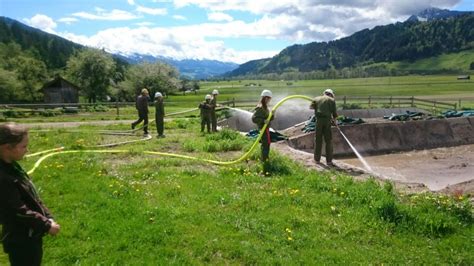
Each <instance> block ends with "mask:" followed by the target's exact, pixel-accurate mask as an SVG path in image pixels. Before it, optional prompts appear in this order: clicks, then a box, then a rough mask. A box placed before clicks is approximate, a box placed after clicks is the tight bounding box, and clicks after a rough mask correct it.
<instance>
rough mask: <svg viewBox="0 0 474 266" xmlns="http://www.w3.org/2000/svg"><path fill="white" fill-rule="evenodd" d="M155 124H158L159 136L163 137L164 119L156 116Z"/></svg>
mask: <svg viewBox="0 0 474 266" xmlns="http://www.w3.org/2000/svg"><path fill="white" fill-rule="evenodd" d="M155 123H156V130H157V131H158V135H159V136H162V135H163V130H164V117H163V116H162V115H157V116H155Z"/></svg>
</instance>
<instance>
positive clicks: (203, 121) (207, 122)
mask: <svg viewBox="0 0 474 266" xmlns="http://www.w3.org/2000/svg"><path fill="white" fill-rule="evenodd" d="M204 126H206V127H207V132H208V133H211V118H210V117H207V116H204V117H201V132H204Z"/></svg>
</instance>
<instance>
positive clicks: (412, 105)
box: [411, 96, 415, 107]
mask: <svg viewBox="0 0 474 266" xmlns="http://www.w3.org/2000/svg"><path fill="white" fill-rule="evenodd" d="M411 107H415V96H411Z"/></svg>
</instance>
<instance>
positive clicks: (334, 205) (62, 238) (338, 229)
mask: <svg viewBox="0 0 474 266" xmlns="http://www.w3.org/2000/svg"><path fill="white" fill-rule="evenodd" d="M199 126H200V125H199V121H198V119H197V118H193V117H188V118H175V119H173V120H170V121H167V122H166V125H165V134H166V138H160V139H156V138H154V139H152V140H150V141H144V142H138V143H134V144H127V145H125V146H121V147H118V148H117V149H121V150H128V151H129V152H127V153H118V154H94V153H77V154H69V155H66V154H64V155H56V156H53V157H51V158H49V159H47V160H46V161H44V162H43V164H42V165H40V167H39V168H38V169H37V170H36V171H35V172H34V173H33V174H32V175H31V177H32V179H33V181H34V182H35V184H36V186H37V188H38V189H39V193H40V194H41V197H42V198H43V200H44V202H45V203H46V204H47V206H48V207H49V208H50V209H51V210H52V212H53V214H54V215H55V219H56V220H57V221H58V222H59V223H60V224H61V226H62V231H61V233H60V234H59V235H58V236H57V237H49V236H48V237H46V238H45V245H44V246H45V255H44V265H155V264H167V265H168V264H175V265H183V264H193V265H195V264H285V265H294V264H365V265H367V264H375V265H381V264H462V265H472V264H473V263H474V246H473V245H472V235H473V233H474V232H473V222H474V219H473V208H472V205H471V204H470V202H469V199H468V197H467V196H466V195H463V194H462V192H460V193H457V194H455V195H441V194H435V193H422V194H407V193H404V192H402V191H396V190H395V189H394V187H393V185H392V184H391V183H389V182H384V183H382V182H379V181H377V180H375V179H369V180H367V181H363V182H362V181H354V180H353V179H352V178H351V177H350V176H347V175H345V174H344V173H342V172H338V171H326V172H315V171H312V170H308V169H305V168H304V167H303V166H301V165H300V164H298V162H294V161H292V160H291V159H290V158H287V157H285V156H282V155H279V154H277V153H276V152H274V151H272V153H271V163H270V167H269V175H266V174H265V173H263V172H262V168H261V166H260V163H259V162H258V154H259V152H258V149H257V151H255V152H254V153H253V154H252V155H251V156H250V158H249V159H248V160H246V161H245V162H242V163H239V164H235V165H231V166H216V165H212V164H208V163H204V162H200V161H194V160H185V159H184V160H183V159H177V158H170V157H163V156H155V155H144V154H143V151H145V150H151V151H162V152H172V153H178V154H186V155H190V156H194V157H198V158H209V159H216V160H222V161H228V160H232V159H235V158H238V157H240V155H241V154H242V153H243V151H246V150H247V149H248V148H249V147H250V145H251V144H252V140H249V139H247V138H245V137H244V136H241V135H240V134H239V133H237V132H234V131H232V130H227V129H225V130H222V131H220V132H219V133H215V134H201V133H200V132H199ZM102 129H107V130H122V131H124V130H128V129H129V128H128V125H127V126H124V125H122V126H120V125H113V126H81V127H79V128H78V130H76V131H75V132H68V130H67V129H53V130H50V131H37V130H34V129H33V130H32V132H31V136H30V143H31V146H30V151H31V153H34V152H38V151H42V150H47V149H51V148H54V147H58V146H64V147H66V148H67V149H76V150H86V149H89V148H87V147H89V146H93V145H97V144H102V143H113V142H117V141H121V140H123V138H126V139H130V138H134V137H130V136H128V137H120V136H111V135H99V134H97V132H98V130H102ZM152 131H153V132H155V131H154V128H153V127H152ZM137 134H138V133H137ZM138 137H139V136H137V138H138ZM37 159H38V157H32V158H28V159H25V160H24V161H22V162H21V164H22V166H23V167H24V168H25V169H26V170H29V169H31V167H32V166H33V164H34V163H35V161H36V160H37ZM6 264H7V258H6V256H5V254H3V253H1V252H0V265H6Z"/></svg>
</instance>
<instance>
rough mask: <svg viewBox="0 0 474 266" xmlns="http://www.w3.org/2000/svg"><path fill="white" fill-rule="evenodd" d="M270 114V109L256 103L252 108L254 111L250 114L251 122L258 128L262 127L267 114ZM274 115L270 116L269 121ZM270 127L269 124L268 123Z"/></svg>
mask: <svg viewBox="0 0 474 266" xmlns="http://www.w3.org/2000/svg"><path fill="white" fill-rule="evenodd" d="M269 114H270V110H268V109H265V108H263V107H262V106H260V105H258V106H257V107H256V108H255V109H254V113H253V115H252V122H254V123H255V124H257V126H258V129H262V127H263V126H264V125H265V121H266V120H267V118H268V115H269ZM273 118H275V116H274V115H273V116H272V118H270V121H271V120H273ZM268 126H269V127H270V124H269V125H268Z"/></svg>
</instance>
